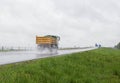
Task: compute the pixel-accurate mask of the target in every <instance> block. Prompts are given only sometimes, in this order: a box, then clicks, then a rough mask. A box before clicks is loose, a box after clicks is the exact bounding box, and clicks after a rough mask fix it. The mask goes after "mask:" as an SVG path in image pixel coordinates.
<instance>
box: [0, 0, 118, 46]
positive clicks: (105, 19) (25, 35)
mask: <svg viewBox="0 0 120 83" xmlns="http://www.w3.org/2000/svg"><path fill="white" fill-rule="evenodd" d="M36 35H40V36H41V35H42V36H44V35H58V36H60V37H61V41H60V46H61V47H71V46H93V45H94V44H95V43H100V44H102V45H103V46H114V45H116V44H117V43H118V42H119V41H120V1H119V0H0V46H35V37H36Z"/></svg>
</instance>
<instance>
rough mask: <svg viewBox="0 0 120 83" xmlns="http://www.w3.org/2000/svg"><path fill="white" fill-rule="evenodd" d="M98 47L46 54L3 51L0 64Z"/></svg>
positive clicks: (0, 55)
mask: <svg viewBox="0 0 120 83" xmlns="http://www.w3.org/2000/svg"><path fill="white" fill-rule="evenodd" d="M93 49H96V48H87V49H74V50H59V51H58V54H44V53H40V52H39V51H21V52H20V51H19V52H1V53H0V65H5V64H10V63H16V62H22V61H27V60H33V59H39V58H45V57H53V56H61V55H64V54H70V53H75V52H83V51H88V50H93Z"/></svg>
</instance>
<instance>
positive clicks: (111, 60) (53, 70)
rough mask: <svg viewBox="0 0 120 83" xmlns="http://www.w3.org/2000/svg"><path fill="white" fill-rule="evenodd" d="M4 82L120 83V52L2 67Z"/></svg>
mask: <svg viewBox="0 0 120 83" xmlns="http://www.w3.org/2000/svg"><path fill="white" fill-rule="evenodd" d="M0 83H120V50H115V49H110V48H100V49H97V50H92V51H87V52H82V53H74V54H68V55H67V56H66V55H65V56H57V57H51V58H45V59H40V60H34V61H27V62H22V63H16V64H10V65H4V66H0Z"/></svg>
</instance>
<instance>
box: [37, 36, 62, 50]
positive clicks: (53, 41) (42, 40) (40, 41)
mask: <svg viewBox="0 0 120 83" xmlns="http://www.w3.org/2000/svg"><path fill="white" fill-rule="evenodd" d="M59 41H60V37H59V36H54V35H46V36H36V44H37V49H38V50H39V51H44V50H46V49H47V50H49V51H50V52H53V51H54V52H57V50H58V42H59Z"/></svg>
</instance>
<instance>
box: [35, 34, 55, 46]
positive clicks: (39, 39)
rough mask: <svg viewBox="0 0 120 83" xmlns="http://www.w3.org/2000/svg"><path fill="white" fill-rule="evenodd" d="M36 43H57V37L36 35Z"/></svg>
mask: <svg viewBox="0 0 120 83" xmlns="http://www.w3.org/2000/svg"><path fill="white" fill-rule="evenodd" d="M36 44H57V39H55V38H53V37H38V36H36Z"/></svg>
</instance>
